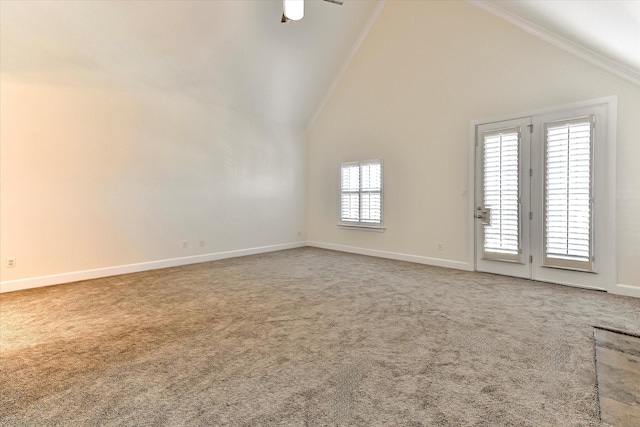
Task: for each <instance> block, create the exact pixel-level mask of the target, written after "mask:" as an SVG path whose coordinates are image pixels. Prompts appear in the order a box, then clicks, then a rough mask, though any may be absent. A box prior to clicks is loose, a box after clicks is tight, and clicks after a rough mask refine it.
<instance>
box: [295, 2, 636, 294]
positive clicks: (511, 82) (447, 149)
mask: <svg viewBox="0 0 640 427" xmlns="http://www.w3.org/2000/svg"><path fill="white" fill-rule="evenodd" d="M610 95H617V96H618V129H617V182H618V184H617V230H611V232H615V233H616V234H617V247H618V268H617V276H618V277H617V282H618V283H619V284H625V285H629V286H640V262H638V261H639V260H640V258H638V254H639V253H640V221H638V218H640V168H639V167H638V164H640V136H638V133H637V131H636V128H637V123H638V118H639V117H640V87H638V86H636V85H634V84H632V83H629V82H627V81H626V80H623V79H621V78H618V77H616V76H614V75H612V74H609V73H608V72H606V71H603V70H601V69H600V68H597V67H595V66H593V65H590V64H589V63H587V62H585V61H583V60H580V59H578V58H576V57H574V56H572V55H570V54H568V53H566V52H564V51H561V50H559V49H557V48H555V47H553V46H551V45H549V44H547V43H545V42H543V41H541V40H539V39H537V38H535V37H533V36H531V35H530V34H528V33H526V32H524V31H522V30H521V29H518V28H516V27H515V26H513V25H511V24H509V23H507V22H504V21H503V20H501V19H499V18H497V17H495V16H493V15H491V14H489V13H487V12H485V11H483V10H481V9H478V8H476V7H474V6H472V5H470V4H468V3H466V2H445V1H424V2H423V1H413V2H407V1H403V2H400V1H389V2H388V3H387V4H386V5H385V7H384V9H383V10H382V12H381V13H380V15H379V17H378V19H377V21H376V23H375V24H374V26H373V27H372V29H371V31H370V32H369V34H368V36H367V38H366V39H365V40H364V42H363V44H362V45H361V48H360V50H359V51H358V52H357V54H356V55H355V57H354V59H353V61H352V62H351V64H350V66H349V67H348V69H347V70H346V72H345V73H344V74H343V76H342V78H341V80H340V81H339V82H338V84H337V85H336V88H335V90H334V92H333V94H332V95H331V97H330V98H329V99H328V101H327V103H326V104H325V106H324V109H323V110H322V112H321V113H320V114H319V116H318V118H317V120H316V121H315V123H314V124H313V126H312V127H311V129H310V131H309V134H308V153H307V160H308V194H307V198H308V203H307V218H308V220H307V223H308V239H309V240H310V241H312V242H319V244H321V245H324V246H326V247H338V245H343V246H346V247H352V248H358V250H360V251H362V252H367V251H368V250H372V251H376V250H377V251H386V252H394V253H400V254H408V255H410V256H413V257H414V258H416V259H419V258H422V259H424V260H425V261H427V262H434V263H440V264H444V265H446V264H447V262H449V263H450V264H451V265H452V266H455V265H458V266H460V267H462V268H473V261H472V260H471V259H469V256H468V253H469V251H468V249H469V246H470V245H473V240H472V237H471V234H470V231H469V229H468V222H469V221H468V215H469V214H470V210H469V206H468V196H467V192H468V191H470V190H471V189H469V188H468V182H469V172H468V165H469V160H468V159H469V124H470V122H471V121H472V120H475V119H483V118H492V117H499V116H501V115H508V114H512V113H517V112H523V111H530V110H535V109H540V108H546V107H553V106H557V105H565V104H571V103H575V102H580V101H585V100H589V99H594V98H600V97H604V96H610ZM379 157H380V158H383V159H384V175H385V178H384V185H385V188H384V191H385V193H384V209H385V211H384V217H385V221H384V222H385V226H386V227H387V229H386V231H385V232H384V233H372V232H365V231H354V230H345V229H341V228H338V227H337V226H336V223H337V222H338V216H339V208H338V207H339V202H338V196H339V174H338V167H339V165H340V163H341V162H345V161H351V160H359V159H371V158H379ZM438 242H442V243H443V250H442V251H439V250H438V249H437V243H438ZM442 260H444V261H442ZM638 295H640V293H639V294H638Z"/></svg>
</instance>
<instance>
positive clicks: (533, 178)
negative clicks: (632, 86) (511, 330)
mask: <svg viewBox="0 0 640 427" xmlns="http://www.w3.org/2000/svg"><path fill="white" fill-rule="evenodd" d="M605 113H606V109H604V107H593V106H592V107H585V108H581V109H573V110H571V111H559V112H555V113H548V114H544V115H542V114H541V115H538V116H530V117H524V118H519V119H513V120H506V121H500V122H493V123H485V124H480V125H478V126H476V147H475V156H476V157H475V173H476V175H475V182H476V186H475V187H476V188H475V202H476V203H475V214H474V216H475V225H476V226H475V242H476V249H475V254H476V259H475V264H476V270H477V271H483V272H488V273H494V274H503V275H507V276H514V277H521V278H528V279H534V280H541V281H546V282H552V283H560V284H568V285H572V286H581V287H587V288H595V289H606V288H607V287H608V285H609V281H610V280H611V277H610V274H603V273H604V272H606V271H609V270H610V269H611V266H607V267H606V268H605V267H603V264H602V262H601V263H600V264H597V263H596V260H597V259H598V258H596V255H597V254H598V253H599V252H602V251H603V249H604V247H603V246H602V245H600V246H597V245H596V243H599V242H598V240H599V239H598V237H599V236H603V233H605V232H606V228H607V225H606V224H603V221H602V218H600V221H596V220H597V219H599V218H598V217H599V216H600V215H599V212H600V211H602V209H598V197H596V196H597V195H598V193H599V192H600V193H602V191H603V188H602V185H601V184H600V183H599V181H598V180H597V179H596V175H597V174H596V172H598V171H599V172H601V173H602V170H600V169H602V168H601V166H602V164H603V163H602V161H600V162H598V161H596V160H597V156H598V155H601V153H600V151H599V150H597V149H596V148H597V147H599V145H598V141H599V139H600V140H604V126H601V127H600V129H599V128H598V126H597V125H596V123H599V122H602V123H599V124H601V125H603V124H604V123H605V120H604V118H605ZM602 144H603V141H600V145H602ZM604 216H605V215H602V217H604ZM600 228H601V229H602V230H599V229H600ZM613 230H614V231H613V232H615V228H614V229H613ZM604 252H606V250H605V251H604ZM602 255H603V256H604V257H605V258H607V259H604V261H606V262H611V257H607V255H606V254H604V253H603V254H602ZM613 259H615V258H613ZM601 261H602V260H601Z"/></svg>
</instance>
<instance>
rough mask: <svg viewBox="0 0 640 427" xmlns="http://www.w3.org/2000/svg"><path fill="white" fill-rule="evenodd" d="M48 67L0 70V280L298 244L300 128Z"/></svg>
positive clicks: (8, 286)
mask: <svg viewBox="0 0 640 427" xmlns="http://www.w3.org/2000/svg"><path fill="white" fill-rule="evenodd" d="M57 73H59V70H56V69H55V68H52V69H51V70H48V71H44V72H42V73H39V74H37V75H34V74H33V73H32V74H28V73H25V74H19V73H18V74H16V73H13V74H10V75H9V74H2V79H1V82H0V84H1V86H0V93H1V98H0V99H1V105H0V113H1V116H0V123H1V124H2V126H1V127H0V129H1V133H0V140H1V146H0V155H1V169H0V171H1V189H0V191H1V193H0V195H1V203H0V206H1V211H0V215H1V216H0V218H1V230H0V232H1V234H2V239H1V247H0V252H1V255H0V256H1V258H2V260H3V265H2V268H0V274H1V280H2V282H3V285H4V286H3V289H2V290H12V289H19V288H22V287H29V286H31V285H32V284H33V283H36V284H48V283H52V282H56V281H57V282H64V281H67V279H69V278H71V279H73V278H74V277H75V278H77V277H80V276H74V275H70V276H68V277H67V276H63V277H61V278H60V277H58V278H54V279H52V280H49V281H48V282H47V281H45V282H46V283H43V282H42V281H40V282H33V283H32V284H31V285H30V283H29V281H26V282H25V283H24V284H18V285H16V284H15V283H13V281H16V280H19V279H29V278H35V277H40V276H50V275H56V274H63V275H64V274H66V273H72V272H78V271H84V270H95V269H104V268H108V267H114V266H123V265H130V264H138V263H149V262H153V261H161V260H168V259H174V258H182V257H194V256H196V255H202V254H212V253H220V252H227V251H234V250H242V249H247V248H256V247H264V246H273V245H282V244H288V243H291V242H300V241H303V240H304V237H305V236H304V231H305V217H304V206H305V182H304V181H305V150H306V147H305V133H304V130H302V129H298V128H294V127H290V126H285V125H279V124H275V123H269V122H265V121H262V120H260V119H258V118H256V117H253V116H250V115H247V114H243V113H240V112H236V111H232V110H229V109H224V108H220V107H216V106H215V105H213V104H206V103H204V102H202V101H200V100H196V99H193V98H190V97H189V96H187V95H185V94H183V93H181V92H179V91H163V90H160V89H156V88H153V87H151V86H149V87H146V86H141V85H133V84H129V82H120V83H116V82H114V81H112V80H110V79H102V80H101V79H96V78H95V75H94V74H91V75H84V74H82V73H80V74H77V75H74V76H73V78H68V76H67V77H65V78H60V76H58V75H57ZM51 82H56V83H51ZM200 240H204V242H205V245H204V247H201V246H200V245H199V241H200ZM182 241H187V242H188V248H186V249H184V248H182V244H181V242H182ZM8 257H16V258H17V266H16V267H15V268H6V266H5V265H4V263H5V260H6V258H8ZM194 259H196V260H197V259H198V258H197V257H196V258H194ZM176 263H180V261H178V262H174V264H176ZM161 265H162V263H160V264H158V263H156V264H153V263H152V264H150V266H151V267H153V266H156V267H157V266H161ZM142 267H144V266H142ZM143 269H144V268H143ZM117 271H119V270H117V269H116V270H113V269H111V270H109V269H107V270H99V271H96V272H95V274H94V275H98V276H99V275H108V274H113V273H114V272H117ZM125 271H126V270H125ZM85 276H86V275H85ZM85 276H81V277H85ZM89 276H91V274H89ZM87 277H88V276H87Z"/></svg>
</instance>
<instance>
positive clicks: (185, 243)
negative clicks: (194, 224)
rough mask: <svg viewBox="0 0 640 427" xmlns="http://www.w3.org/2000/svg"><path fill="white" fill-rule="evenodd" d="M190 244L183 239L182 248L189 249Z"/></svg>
mask: <svg viewBox="0 0 640 427" xmlns="http://www.w3.org/2000/svg"><path fill="white" fill-rule="evenodd" d="M188 246H189V244H188V243H187V241H186V240H183V241H182V249H187V247H188Z"/></svg>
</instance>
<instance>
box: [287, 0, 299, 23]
mask: <svg viewBox="0 0 640 427" xmlns="http://www.w3.org/2000/svg"><path fill="white" fill-rule="evenodd" d="M283 11H284V16H286V17H287V19H290V20H292V21H299V20H301V19H302V17H303V16H304V0H284V1H283Z"/></svg>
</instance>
